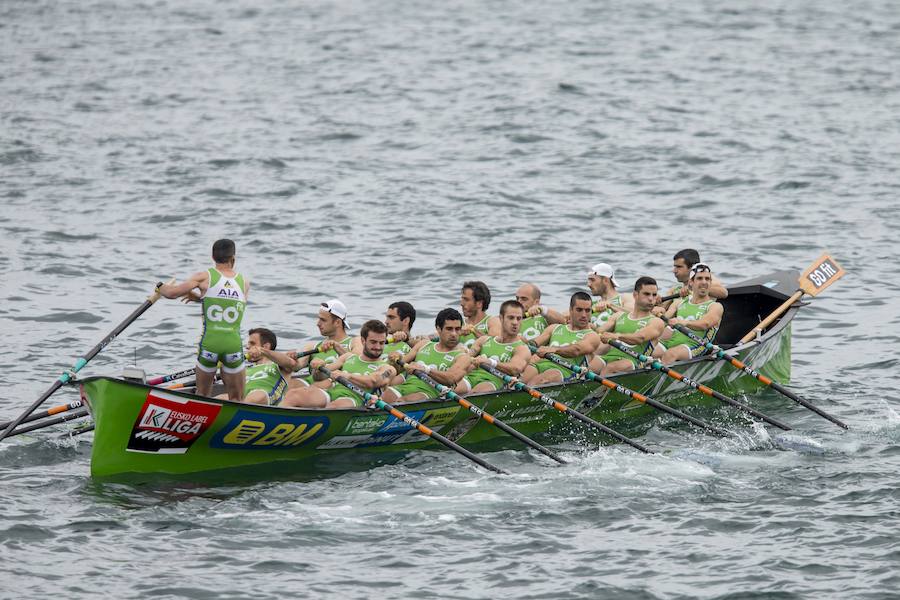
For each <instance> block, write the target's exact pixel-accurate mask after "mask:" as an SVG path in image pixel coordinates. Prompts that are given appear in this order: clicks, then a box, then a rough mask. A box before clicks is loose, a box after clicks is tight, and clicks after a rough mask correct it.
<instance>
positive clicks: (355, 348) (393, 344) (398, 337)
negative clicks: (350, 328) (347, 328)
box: [350, 302, 416, 355]
mask: <svg viewBox="0 0 900 600" xmlns="http://www.w3.org/2000/svg"><path fill="white" fill-rule="evenodd" d="M415 322H416V309H415V308H413V305H412V304H410V303H409V302H394V303H392V304H391V305H390V306H388V308H387V311H386V312H385V315H384V324H385V326H386V327H387V332H388V334H387V335H388V337H387V344H385V346H384V354H385V355H389V354H392V353H394V352H399V353H400V354H407V353H408V352H409V351H410V350H412V346H410V345H409V340H411V339H412V334H411V333H410V330H411V329H412V326H413V323H415ZM350 351H351V352H355V353H357V354H361V353H362V336H357V337H355V338H353V344H352V345H351V347H350Z"/></svg>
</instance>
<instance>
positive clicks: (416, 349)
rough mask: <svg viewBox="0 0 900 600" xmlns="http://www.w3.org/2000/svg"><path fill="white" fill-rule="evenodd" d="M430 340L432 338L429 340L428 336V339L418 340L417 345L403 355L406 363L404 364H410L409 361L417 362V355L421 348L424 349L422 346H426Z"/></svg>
mask: <svg viewBox="0 0 900 600" xmlns="http://www.w3.org/2000/svg"><path fill="white" fill-rule="evenodd" d="M429 341H430V340H428V338H426V339H424V340H419V341H418V342H416V345H415V346H413V347H412V348H410V350H409V352H407V353H406V354H405V355H404V356H403V359H402V361H403V363H404V364H409V363H411V362H415V360H416V355H418V353H419V350H421V349H422V346H424V345H425V344H427V343H428V342H429Z"/></svg>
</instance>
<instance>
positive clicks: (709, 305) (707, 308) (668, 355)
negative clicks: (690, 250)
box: [660, 262, 723, 364]
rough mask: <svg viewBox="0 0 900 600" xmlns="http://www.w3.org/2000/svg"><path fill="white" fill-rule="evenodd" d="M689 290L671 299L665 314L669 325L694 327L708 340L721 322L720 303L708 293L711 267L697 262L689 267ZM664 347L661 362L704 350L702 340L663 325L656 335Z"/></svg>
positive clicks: (712, 337)
mask: <svg viewBox="0 0 900 600" xmlns="http://www.w3.org/2000/svg"><path fill="white" fill-rule="evenodd" d="M690 282H691V290H693V292H692V294H691V295H690V297H688V298H682V299H678V300H675V302H673V303H672V306H670V307H669V310H668V312H667V313H666V317H668V319H669V326H670V327H672V326H674V325H684V326H685V327H687V328H689V329H692V330H694V333H696V334H697V336H698V337H701V338H703V339H705V340H707V341H712V340H713V339H714V338H715V337H716V332H717V331H718V330H719V324H720V323H721V322H722V314H723V309H722V305H721V304H719V303H718V302H716V299H715V298H712V297H711V296H710V295H709V288H710V286H711V285H712V271H711V270H710V268H709V265H707V264H705V263H701V262H698V263H696V264H695V265H694V266H693V267H691V274H690ZM660 342H661V343H662V345H663V346H664V348H665V352H664V353H663V354H662V362H664V363H666V364H670V363H673V362H675V361H678V360H688V359H690V358H693V357H695V356H699V355H701V354H703V353H704V352H705V350H706V349H705V348H704V346H703V344H700V343H699V342H696V341H694V340H692V339H691V338H689V337H688V336H686V335H684V334H683V333H681V332H680V331H673V330H672V329H667V331H666V333H664V334H663V335H662V337H660Z"/></svg>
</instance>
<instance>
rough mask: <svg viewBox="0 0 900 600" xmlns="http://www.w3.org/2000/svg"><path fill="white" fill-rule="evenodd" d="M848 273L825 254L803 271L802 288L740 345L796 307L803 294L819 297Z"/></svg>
mask: <svg viewBox="0 0 900 600" xmlns="http://www.w3.org/2000/svg"><path fill="white" fill-rule="evenodd" d="M845 273H846V271H844V269H843V267H841V265H839V264H837V261H835V260H834V259H833V258H831V257H830V256H828V255H827V254H823V255H822V256H820V257H819V259H818V260H817V261H816V262H814V263H813V264H811V265H810V266H809V267H808V268H807V269H806V270H805V271H803V275H801V276H800V279H799V280H798V281H797V284H798V285H799V286H800V289H798V290H797V291H796V292H794V295H792V296H791V297H790V298H788V299H787V300H785V301H784V303H782V305H781V306H779V307H778V308H776V309H775V310H773V311H772V312H771V314H769V316H768V317H766V318H765V319H763V320H762V321H761V322H760V323H759V325H757V326H756V327H754V328H753V329H751V330H750V331H748V332H747V335H745V336H744V337H742V338H741V341H740V342H738V343H739V344H744V343H746V342H749V341H750V340H752V339H753V338H755V337H756V336H757V334H761V333H762V332H763V331H765V329H766V327H768V326H769V325H771V324H772V322H773V321H775V319H777V318H778V317H780V316H781V315H782V313H784V312H785V311H786V310H787V309H789V308H790V307H791V306H793V305H794V303H795V302H797V300H799V299H800V298H802V297H803V294H809V295H810V296H818V295H819V292H821V291H822V290H824V289H825V288H827V287H828V286H830V285H831V284H832V283H834V282H835V281H837V280H838V279H840V278H841V277H843V276H844V274H845Z"/></svg>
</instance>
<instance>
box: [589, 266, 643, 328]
mask: <svg viewBox="0 0 900 600" xmlns="http://www.w3.org/2000/svg"><path fill="white" fill-rule="evenodd" d="M587 284H588V287H589V288H590V290H591V294H593V295H594V296H595V297H599V300H597V301H596V302H594V305H593V306H592V307H591V325H593V326H595V327H600V326H602V325H603V324H604V323H606V321H607V320H609V318H610V317H611V316H612V315H613V314H615V312H616V311H615V309H614V308H613V307H616V308H620V309H625V310H626V311H630V310H631V309H632V308H634V300H632V298H631V294H629V295H627V296H626V295H625V294H620V293H619V292H617V291H616V287H618V285H619V284H618V282H616V276H615V273H614V271H613V268H612V267H611V266H610V265H608V264H606V263H597V264H596V265H594V266H593V267H591V270H590V271H588V276H587Z"/></svg>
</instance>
